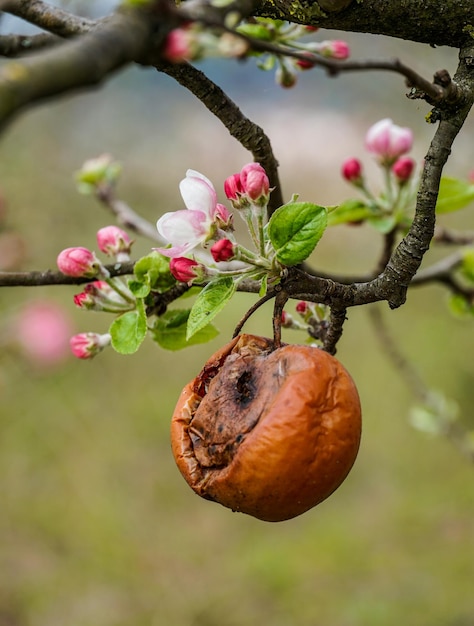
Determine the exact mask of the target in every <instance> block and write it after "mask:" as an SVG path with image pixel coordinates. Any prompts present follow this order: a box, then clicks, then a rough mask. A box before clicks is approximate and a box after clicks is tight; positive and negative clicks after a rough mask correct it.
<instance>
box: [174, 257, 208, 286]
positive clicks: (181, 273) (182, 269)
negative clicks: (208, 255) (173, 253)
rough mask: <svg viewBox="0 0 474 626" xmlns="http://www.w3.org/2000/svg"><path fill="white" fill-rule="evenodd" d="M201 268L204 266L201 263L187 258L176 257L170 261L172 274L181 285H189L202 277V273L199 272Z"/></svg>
mask: <svg viewBox="0 0 474 626" xmlns="http://www.w3.org/2000/svg"><path fill="white" fill-rule="evenodd" d="M201 268H203V266H202V265H201V264H200V263H198V262H197V261H194V260H193V259H187V258H185V257H175V258H174V259H171V261H170V272H171V273H172V274H173V276H174V277H175V278H176V280H179V282H181V283H189V282H191V281H193V280H194V279H195V278H198V277H199V276H202V271H201V272H200V271H199V269H201Z"/></svg>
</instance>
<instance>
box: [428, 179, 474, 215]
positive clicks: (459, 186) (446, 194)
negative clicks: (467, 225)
mask: <svg viewBox="0 0 474 626" xmlns="http://www.w3.org/2000/svg"><path fill="white" fill-rule="evenodd" d="M472 201H474V184H472V183H470V182H468V181H466V180H461V179H459V178H448V177H443V178H442V179H441V183H440V186H439V193H438V201H437V203H436V212H437V213H450V212H452V211H459V209H463V208H464V207H466V206H467V205H468V204H470V203H471V202H472Z"/></svg>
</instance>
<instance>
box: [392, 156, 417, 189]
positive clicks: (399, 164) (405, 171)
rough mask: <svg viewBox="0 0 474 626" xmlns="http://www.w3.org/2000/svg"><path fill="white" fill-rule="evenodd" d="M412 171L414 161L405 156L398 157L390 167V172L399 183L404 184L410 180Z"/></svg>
mask: <svg viewBox="0 0 474 626" xmlns="http://www.w3.org/2000/svg"><path fill="white" fill-rule="evenodd" d="M414 169H415V161H414V160H413V159H411V158H410V157H407V156H403V157H400V158H399V159H397V160H396V161H395V163H394V164H393V166H392V172H393V173H394V175H395V177H396V178H397V180H398V182H399V183H406V182H407V181H408V180H409V179H410V178H411V175H412V174H413V170H414Z"/></svg>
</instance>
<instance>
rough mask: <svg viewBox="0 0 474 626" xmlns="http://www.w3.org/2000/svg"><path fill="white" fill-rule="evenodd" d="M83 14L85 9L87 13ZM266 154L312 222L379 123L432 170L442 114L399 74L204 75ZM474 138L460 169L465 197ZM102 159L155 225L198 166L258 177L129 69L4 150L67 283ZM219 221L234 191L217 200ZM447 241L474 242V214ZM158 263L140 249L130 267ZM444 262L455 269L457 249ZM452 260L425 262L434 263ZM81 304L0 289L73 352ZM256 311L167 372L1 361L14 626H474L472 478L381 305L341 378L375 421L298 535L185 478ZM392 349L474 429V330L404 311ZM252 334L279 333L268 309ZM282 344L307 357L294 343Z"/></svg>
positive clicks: (19, 199)
mask: <svg viewBox="0 0 474 626" xmlns="http://www.w3.org/2000/svg"><path fill="white" fill-rule="evenodd" d="M81 4H82V8H83V9H87V8H90V7H88V6H87V5H88V3H85V2H83V3H81ZM317 36H318V38H319V39H324V38H346V39H347V40H349V42H350V44H351V48H352V51H353V56H354V57H355V58H363V57H366V56H371V57H374V56H377V57H384V58H385V57H390V56H394V55H396V56H399V57H401V58H402V59H403V60H405V61H406V62H409V63H412V65H413V66H414V67H415V68H416V69H418V70H419V71H420V73H422V74H424V75H425V76H427V77H429V76H430V75H431V74H432V73H433V72H434V71H435V70H436V69H439V68H441V67H446V68H447V69H448V70H449V71H451V72H453V71H454V69H455V66H456V53H455V51H450V50H445V49H429V48H428V47H425V46H417V45H411V44H407V43H403V42H397V41H394V40H389V39H385V38H382V37H369V36H361V35H351V36H349V37H348V36H346V35H344V34H342V33H333V32H324V31H321V32H320V33H318V35H317ZM201 67H202V68H203V69H205V70H206V72H208V74H209V75H210V76H211V77H213V78H214V79H215V80H216V82H218V83H219V84H220V85H222V86H224V87H225V88H226V89H228V91H229V93H230V95H231V96H232V97H233V98H234V99H235V100H236V101H237V102H238V104H239V105H240V106H241V107H242V109H243V111H244V113H245V114H246V115H248V116H249V117H250V118H251V119H253V120H254V121H256V122H257V123H259V124H260V125H262V126H263V127H264V128H265V129H266V130H267V132H268V133H269V135H270V137H271V140H272V143H273V146H274V149H275V152H276V155H277V158H278V159H279V161H280V164H281V170H280V171H281V177H282V184H283V189H284V194H285V196H286V197H287V198H289V196H290V194H291V193H293V192H298V193H300V194H301V197H302V199H308V200H312V201H315V202H318V203H320V204H325V203H327V204H331V203H332V204H335V203H337V202H340V201H341V200H343V199H345V198H348V197H350V196H351V195H353V191H352V190H351V189H350V188H349V186H348V185H347V184H346V183H344V182H343V181H341V178H340V175H339V168H340V164H341V162H342V160H343V159H344V158H345V157H347V156H359V157H360V158H361V159H363V161H364V164H365V166H366V168H367V170H368V172H369V176H371V177H372V179H373V184H374V186H377V185H379V184H380V180H379V179H378V177H377V176H378V173H377V171H376V169H375V167H374V166H373V165H372V164H371V163H370V159H369V157H368V155H366V154H365V153H364V148H363V142H364V136H365V132H366V130H367V128H368V127H369V126H370V125H371V124H372V123H374V122H375V121H377V120H379V119H381V118H382V117H392V119H393V120H394V121H395V123H397V124H399V125H403V126H405V125H410V126H412V127H413V128H414V132H415V137H416V144H415V149H414V154H415V156H416V158H417V159H418V160H421V158H422V157H423V154H424V153H425V151H426V148H427V145H428V141H429V138H430V136H431V134H432V132H433V127H430V126H428V125H427V124H425V123H424V119H423V118H424V116H425V114H426V113H427V112H428V107H427V106H426V105H425V104H424V103H420V102H410V101H408V100H407V99H406V98H405V95H404V94H405V89H404V86H403V81H402V80H401V79H400V78H399V77H397V76H396V75H390V76H389V75H383V74H379V73H370V74H364V75H355V74H352V75H347V76H341V77H340V78H338V79H329V78H327V77H326V76H325V75H324V74H323V72H320V71H318V70H314V71H312V72H306V73H304V74H302V75H301V77H300V82H299V85H298V86H297V87H296V88H295V89H293V90H288V91H284V90H282V89H281V88H279V87H277V86H276V85H275V84H274V81H273V76H272V75H271V74H263V73H259V72H257V71H255V69H254V68H253V64H252V62H251V61H250V62H248V63H244V64H241V63H236V62H232V61H216V62H213V63H206V64H204V65H203V66H201ZM472 130H473V123H472V120H471V121H468V123H467V125H466V129H465V131H464V133H463V136H462V137H460V138H459V139H458V140H457V142H456V145H455V148H456V149H455V150H454V153H453V158H452V160H451V161H450V163H449V166H448V169H447V172H448V173H449V174H451V175H457V176H459V177H467V176H468V174H469V172H470V170H471V169H473V168H474V164H473V161H472V139H471V138H472ZM103 152H110V153H112V154H113V155H114V157H115V158H116V159H118V160H120V161H121V162H122V164H123V166H124V174H123V176H122V180H121V183H120V186H119V192H120V195H121V197H122V198H123V199H125V200H126V201H127V202H129V203H130V204H131V205H132V206H133V207H134V208H135V210H137V211H138V212H139V213H141V214H142V215H143V216H145V217H147V218H148V219H150V220H151V221H153V222H154V221H155V220H156V219H157V217H159V215H160V214H161V213H163V212H164V211H167V210H175V209H178V208H181V199H180V196H179V192H178V183H179V181H180V180H181V178H182V177H183V176H184V173H185V171H186V169H187V168H189V167H190V168H193V169H197V170H199V171H201V172H203V173H204V174H206V175H207V176H208V177H210V178H211V179H212V180H213V181H214V183H215V185H216V188H218V189H221V185H222V181H223V180H224V178H225V177H226V176H228V175H230V174H232V173H234V172H235V171H238V170H239V169H240V168H241V166H242V165H243V164H244V163H246V162H248V161H249V160H250V156H249V155H248V153H246V152H245V151H244V150H243V149H242V148H241V147H240V146H238V145H236V143H235V141H234V140H233V139H232V138H231V137H229V136H228V135H227V133H226V131H225V129H224V128H222V127H221V126H220V125H219V123H218V122H217V121H216V120H215V119H214V118H213V117H212V116H211V114H210V113H208V112H207V111H206V110H205V109H204V107H203V106H202V105H201V104H200V103H199V102H197V101H194V99H193V97H192V96H190V95H188V94H187V93H186V92H184V91H183V90H182V89H181V88H179V87H177V86H175V85H174V84H173V83H172V81H171V80H170V79H168V78H167V77H164V76H161V75H159V74H157V73H156V72H154V71H150V70H127V71H125V72H122V73H120V74H119V75H117V76H116V77H114V78H113V79H112V80H111V81H109V83H108V84H107V85H106V86H104V88H102V89H101V90H99V91H97V92H93V93H81V94H80V95H75V96H74V97H73V96H68V97H65V98H62V99H61V100H60V101H55V102H50V103H48V104H45V105H42V106H41V107H38V108H35V109H31V110H30V111H28V112H27V113H26V114H24V115H22V116H20V117H19V118H18V119H17V120H16V121H15V123H14V124H13V125H12V126H11V127H10V128H9V129H8V130H7V131H6V132H5V133H4V135H3V137H2V141H1V142H0V187H1V193H2V194H3V196H4V197H5V201H6V206H7V210H8V214H7V218H6V224H7V227H8V229H9V230H11V231H17V232H19V233H21V235H22V237H23V240H24V242H25V246H26V250H27V257H26V258H25V260H24V263H23V266H22V268H23V269H25V270H27V269H46V268H54V266H55V259H56V256H57V254H58V252H59V251H60V250H61V249H63V248H65V247H68V246H76V245H84V246H88V247H91V248H95V247H96V244H95V232H96V230H97V229H98V228H100V227H102V226H105V225H107V224H109V223H112V222H113V220H112V218H111V216H109V215H107V213H106V211H105V210H104V209H103V208H102V207H100V206H98V205H97V204H96V203H95V201H94V200H93V199H91V198H88V197H84V196H80V195H78V194H77V192H76V190H75V186H74V181H73V173H74V171H76V170H77V169H78V168H79V167H80V165H81V164H82V162H83V161H84V160H85V159H87V158H90V157H93V156H97V155H99V154H101V153H103ZM221 200H222V194H221ZM445 223H446V224H448V225H451V226H456V227H459V226H461V225H463V226H467V227H468V228H472V227H473V226H474V220H473V217H472V210H471V212H469V210H468V211H466V212H464V213H463V214H459V215H457V214H455V215H452V216H449V218H445ZM152 245H153V244H152V243H151V242H148V241H138V242H137V243H136V255H137V256H139V255H141V254H145V253H147V251H148V250H149V249H150V247H151V246H152ZM380 245H381V242H380V238H379V236H378V235H377V234H375V233H373V232H371V231H369V230H368V229H366V228H365V227H362V228H350V227H337V228H335V229H333V230H332V231H331V232H329V233H328V234H327V235H325V237H324V239H323V241H322V242H321V244H320V245H319V246H318V249H317V252H316V253H315V254H314V257H313V261H314V264H315V265H317V266H318V267H321V268H322V269H324V270H325V271H342V272H344V271H346V272H353V271H358V270H361V271H364V270H366V269H369V268H371V267H373V264H374V262H375V260H376V259H377V255H378V253H379V250H380ZM443 252H446V251H443ZM438 257H439V254H437V253H436V252H430V258H431V259H433V258H438ZM78 291H80V290H79V289H77V288H73V287H48V288H46V287H43V288H40V287H37V288H30V289H26V288H9V289H6V288H5V289H2V290H1V292H0V313H1V316H2V317H1V318H2V320H3V321H2V322H0V323H1V324H3V329H5V328H6V326H5V324H6V321H5V320H7V319H8V318H11V316H13V315H14V314H15V312H16V311H17V310H19V308H21V306H22V305H23V304H24V303H26V302H28V301H31V300H44V299H49V300H52V301H54V302H56V303H58V304H60V305H61V306H64V308H65V310H66V311H67V312H68V313H69V314H70V316H71V317H72V319H73V323H74V330H75V332H81V331H87V330H93V331H98V332H105V331H106V329H107V327H108V323H109V322H110V319H109V317H108V316H107V315H106V314H96V313H87V312H82V311H78V310H74V305H73V303H72V295H73V294H74V293H77V292H78ZM253 302H254V297H252V296H247V295H242V296H238V297H237V298H235V302H232V304H230V305H228V306H227V308H226V309H225V310H224V312H223V313H221V314H220V316H219V317H218V318H217V325H218V327H219V328H220V330H221V335H220V337H219V338H217V339H216V340H214V341H213V342H211V343H209V344H207V345H205V346H199V347H194V348H190V349H188V350H187V351H184V352H179V353H172V352H165V351H163V350H161V349H160V348H158V347H157V346H155V345H152V342H151V341H147V342H146V344H145V345H144V346H143V347H142V349H141V350H140V351H139V352H138V353H137V354H136V355H133V356H130V357H121V356H119V355H117V354H115V353H113V351H112V350H108V351H106V352H104V353H103V354H101V355H100V356H99V357H97V358H96V359H95V360H93V361H91V362H80V361H76V360H74V359H73V357H72V356H71V357H70V358H69V359H67V360H66V361H65V362H64V363H62V364H61V366H60V367H58V368H49V369H46V368H38V367H35V366H34V365H33V364H31V363H29V362H27V361H26V360H25V359H24V358H23V359H22V358H21V355H19V354H17V353H15V352H14V351H12V350H10V349H8V350H7V349H2V352H1V357H0V418H1V419H0V503H1V504H0V626H63V625H64V624H69V625H72V626H99V625H100V626H132V625H133V626H161V625H163V624H170V625H173V626H241V625H244V624H245V625H249V626H253V625H254V624H255V625H257V624H272V625H273V626H287V625H289V624H291V625H295V626H372V625H374V626H375V625H376V626H380V625H384V626H385V625H387V626H395V625H396V626H399V624H410V625H415V626H418V625H420V626H424V625H430V626H472V624H474V596H473V581H474V519H473V518H474V489H473V478H474V476H473V467H472V464H470V463H469V461H468V460H467V459H465V458H464V457H463V456H462V455H461V454H460V452H459V451H458V450H457V449H456V448H455V447H454V446H452V445H451V443H450V442H448V441H447V440H446V439H444V438H441V437H429V436H427V435H426V434H422V433H419V432H418V431H415V430H413V429H412V427H411V426H410V424H409V422H408V412H409V408H410V406H411V403H412V401H413V398H412V397H411V396H410V393H409V390H408V389H407V388H406V386H405V384H404V382H403V381H402V380H401V379H400V377H399V375H398V374H397V372H396V371H395V369H394V367H393V365H392V364H391V363H390V361H389V360H388V359H387V356H386V354H385V351H384V349H383V346H382V345H381V344H380V342H379V341H378V340H377V338H376V336H375V334H374V332H373V328H372V325H371V322H370V318H369V316H368V314H367V310H366V309H367V308H368V307H365V308H363V309H357V310H351V311H349V315H348V317H349V321H348V322H347V324H346V327H345V332H344V336H343V338H342V340H341V342H340V344H339V351H338V357H339V358H340V360H341V361H342V362H343V363H344V364H345V366H346V367H347V368H348V370H349V371H350V372H351V374H352V376H353V377H354V379H355V381H356V383H357V385H358V388H359V391H360V395H361V400H362V406H363V414H364V433H363V440H362V445H361V449H360V453H359V457H358V460H357V462H356V465H355V467H354V468H353V470H352V472H351V474H350V475H349V477H348V478H347V480H346V481H345V483H344V484H343V486H342V487H341V488H340V489H339V490H338V491H337V492H336V493H335V494H334V495H333V496H332V497H331V498H329V499H328V500H327V501H326V502H324V503H323V504H321V505H319V506H318V507H317V508H315V509H313V510H312V511H310V512H308V513H306V514H305V515H303V516H301V517H300V518H297V519H295V520H292V521H288V522H284V523H280V524H268V523H264V522H260V521H257V520H254V519H252V518H249V517H247V516H245V515H240V514H233V513H231V512H230V511H229V510H227V509H224V508H222V507H220V506H219V505H217V504H214V503H210V502H207V501H204V500H200V499H199V498H198V497H197V496H195V495H194V494H193V493H192V491H191V490H190V489H189V487H188V486H187V485H186V484H185V482H184V481H183V479H182V478H181V476H180V475H179V472H178V470H177V469H176V467H175V465H174V461H173V459H172V455H171V451H170V445H169V422H170V417H171V414H172V410H173V407H174V404H175V402H176V399H177V397H178V394H179V392H180V390H181V388H182V387H183V386H184V385H185V384H186V383H187V382H188V380H189V379H191V378H192V377H194V376H195V374H196V373H197V372H198V371H199V369H200V367H201V365H202V364H203V363H204V361H205V360H206V358H207V357H208V355H209V354H211V353H212V352H213V351H214V350H215V349H217V348H218V347H219V346H220V345H221V344H222V343H224V342H225V341H227V340H228V339H229V338H230V336H231V333H232V329H233V327H234V326H235V324H236V323H237V322H238V320H239V319H240V317H241V316H242V315H243V313H244V312H245V310H246V309H247V308H248V307H249V306H251V304H252V303H253ZM384 314H385V317H386V319H387V322H388V324H389V325H390V327H391V328H392V331H393V333H394V336H395V337H396V342H397V345H398V346H399V348H400V350H402V352H404V353H405V354H406V355H407V356H408V357H409V358H410V359H411V360H412V362H413V364H414V365H415V367H416V368H418V369H419V371H420V373H421V374H422V376H423V377H424V378H425V380H426V382H427V384H428V385H429V386H430V387H433V388H437V389H439V390H441V391H442V392H443V393H445V394H446V395H447V396H448V397H451V398H455V399H456V401H457V402H458V403H459V405H460V408H461V413H462V416H463V417H462V419H463V420H464V422H465V424H466V425H467V426H468V427H469V426H470V427H472V426H473V424H474V422H473V418H472V402H473V400H474V396H473V376H474V366H473V361H472V354H473V350H474V333H473V326H472V322H468V321H461V320H456V319H454V318H452V317H450V315H449V313H448V311H447V307H446V294H445V292H444V291H443V290H442V289H441V288H439V287H430V288H424V289H419V290H413V292H412V293H411V294H410V297H409V300H408V302H407V304H406V305H405V306H404V307H402V308H401V309H400V310H397V311H394V312H389V311H388V309H387V310H386V311H385V310H384ZM246 329H247V331H249V332H255V333H259V334H269V333H270V332H271V308H270V307H268V308H263V309H262V310H261V311H259V312H258V313H257V314H256V315H255V316H254V317H253V318H252V319H251V320H250V322H249V323H248V325H247V327H246ZM285 339H286V340H287V341H295V342H297V341H302V340H303V337H300V336H299V335H298V334H296V333H292V332H287V334H286V336H285Z"/></svg>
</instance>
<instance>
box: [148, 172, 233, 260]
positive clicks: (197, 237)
mask: <svg viewBox="0 0 474 626" xmlns="http://www.w3.org/2000/svg"><path fill="white" fill-rule="evenodd" d="M179 189H180V192H181V196H182V198H183V200H184V204H185V205H186V209H183V210H181V211H174V212H169V213H165V214H164V215H162V216H161V217H160V219H159V220H158V222H157V228H158V232H159V233H160V235H161V236H162V237H163V239H165V241H168V242H169V243H171V248H158V252H161V254H163V255H164V256H167V257H171V258H175V257H182V256H184V255H186V254H188V253H189V252H191V251H192V250H193V249H194V248H196V247H198V246H200V245H201V244H203V243H205V242H206V241H207V240H208V239H210V238H211V237H212V235H213V233H214V231H215V221H216V219H217V218H218V217H219V211H220V210H219V208H218V206H217V195H216V191H215V189H214V186H213V185H212V183H211V181H210V180H209V179H208V178H206V177H205V176H203V174H200V173H199V172H196V171H194V170H188V171H187V172H186V178H185V179H183V180H182V181H181V183H180V185H179ZM220 206H222V205H220Z"/></svg>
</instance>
